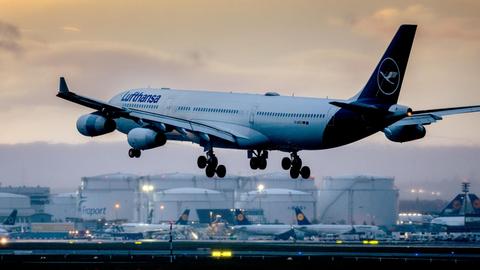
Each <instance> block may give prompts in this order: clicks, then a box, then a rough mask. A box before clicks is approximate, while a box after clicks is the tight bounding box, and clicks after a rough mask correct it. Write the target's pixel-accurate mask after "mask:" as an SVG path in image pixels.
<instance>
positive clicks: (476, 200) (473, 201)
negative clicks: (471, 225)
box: [468, 194, 480, 214]
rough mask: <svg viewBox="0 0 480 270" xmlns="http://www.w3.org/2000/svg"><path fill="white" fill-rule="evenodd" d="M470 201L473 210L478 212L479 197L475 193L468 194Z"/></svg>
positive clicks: (479, 205) (479, 207)
mask: <svg viewBox="0 0 480 270" xmlns="http://www.w3.org/2000/svg"><path fill="white" fill-rule="evenodd" d="M468 197H469V199H470V203H471V204H472V208H473V212H474V213H475V214H480V199H479V198H478V197H477V195H475V194H468Z"/></svg>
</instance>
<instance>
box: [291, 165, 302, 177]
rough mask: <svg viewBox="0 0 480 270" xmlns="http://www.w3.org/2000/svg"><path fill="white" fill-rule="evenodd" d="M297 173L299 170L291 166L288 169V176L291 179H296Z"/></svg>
mask: <svg viewBox="0 0 480 270" xmlns="http://www.w3.org/2000/svg"><path fill="white" fill-rule="evenodd" d="M299 175H300V172H299V171H298V170H297V169H295V168H293V167H292V168H291V169H290V177H292V178H293V179H297V178H298V176H299Z"/></svg>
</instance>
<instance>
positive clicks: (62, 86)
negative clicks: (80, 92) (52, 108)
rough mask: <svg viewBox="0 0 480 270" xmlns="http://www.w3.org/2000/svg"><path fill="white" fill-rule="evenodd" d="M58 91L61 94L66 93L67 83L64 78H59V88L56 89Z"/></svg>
mask: <svg viewBox="0 0 480 270" xmlns="http://www.w3.org/2000/svg"><path fill="white" fill-rule="evenodd" d="M58 91H59V92H62V93H67V92H68V86H67V82H66V81H65V78H64V77H60V86H59V88H58Z"/></svg>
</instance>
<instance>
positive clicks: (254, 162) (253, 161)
mask: <svg viewBox="0 0 480 270" xmlns="http://www.w3.org/2000/svg"><path fill="white" fill-rule="evenodd" d="M258 163H259V161H258V158H257V157H252V158H251V159H250V168H251V169H252V170H256V169H258V165H259V164H258Z"/></svg>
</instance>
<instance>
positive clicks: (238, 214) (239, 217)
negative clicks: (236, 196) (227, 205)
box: [235, 209, 252, 225]
mask: <svg viewBox="0 0 480 270" xmlns="http://www.w3.org/2000/svg"><path fill="white" fill-rule="evenodd" d="M235 224H236V225H250V224H252V223H251V222H250V221H249V220H248V219H247V216H245V214H244V213H243V211H242V210H240V209H235Z"/></svg>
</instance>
